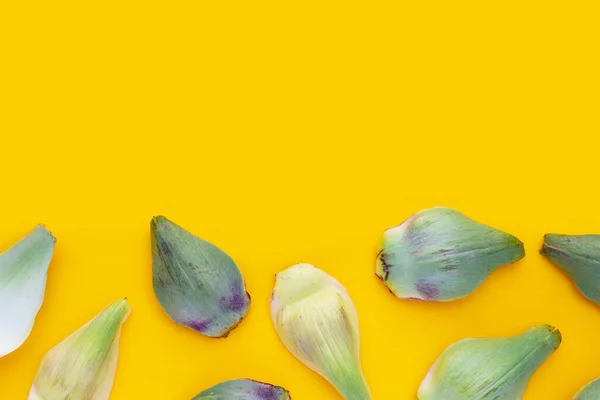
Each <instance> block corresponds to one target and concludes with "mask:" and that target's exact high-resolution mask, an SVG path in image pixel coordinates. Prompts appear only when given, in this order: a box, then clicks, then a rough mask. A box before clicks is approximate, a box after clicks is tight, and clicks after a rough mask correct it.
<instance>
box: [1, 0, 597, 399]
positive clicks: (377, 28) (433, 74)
mask: <svg viewBox="0 0 600 400" xmlns="http://www.w3.org/2000/svg"><path fill="white" fill-rule="evenodd" d="M598 7H599V6H598V2H596V1H570V2H556V1H550V2H549V1H533V2H523V1H512V0H510V1H503V2H486V1H484V2H482V1H458V2H456V1H453V2H447V1H445V2H419V1H416V2H415V1H402V2H396V1H369V2H353V1H350V2H349V1H334V2H331V1H329V2H328V1H300V2H286V1H283V2H282V1H245V2H223V1H217V2H214V1H170V2H155V1H112V0H109V1H101V2H100V1H97V2H96V1H92V2H89V1H64V0H57V1H44V2H42V1H26V2H23V1H4V2H2V3H1V4H0V57H1V59H2V62H1V63H0V132H1V145H2V146H1V152H2V154H1V157H0V167H1V169H2V183H1V184H2V186H1V190H2V199H1V201H0V220H1V221H2V229H1V230H0V247H1V248H2V249H4V248H6V247H8V246H9V245H10V244H11V243H13V242H14V241H15V240H17V239H18V238H19V237H21V236H22V235H23V234H25V233H26V232H27V231H29V230H30V229H31V228H32V227H33V226H34V225H35V224H36V223H38V222H42V223H45V224H46V225H47V227H48V228H49V229H50V230H52V231H53V233H54V234H55V235H56V237H57V238H58V243H57V249H56V253H55V258H54V260H53V262H52V264H51V267H50V272H49V277H48V287H47V293H46V301H45V303H44V306H43V308H42V310H41V312H40V314H39V316H38V319H37V322H36V325H35V327H34V329H33V332H32V334H31V336H30V338H29V340H27V342H26V343H25V345H24V346H23V347H21V348H20V349H19V350H18V351H16V352H15V353H13V354H12V355H10V356H7V357H5V358H3V359H0V398H1V399H8V400H13V399H15V400H20V399H25V398H26V396H27V393H28V390H29V386H30V384H31V381H32V379H33V376H34V374H35V372H36V370H37V366H38V364H39V362H40V359H41V358H42V356H43V355H44V354H45V352H46V351H47V350H48V349H50V348H51V347H52V346H53V345H54V344H56V343H57V342H58V341H60V340H61V339H62V338H64V337H65V336H66V335H67V334H69V333H70V332H72V331H73V330H74V329H76V328H77V327H79V326H80V325H82V324H83V323H84V322H86V321H87V320H88V319H89V318H91V317H92V316H93V315H95V314H96V313H97V312H98V311H99V310H101V309H102V308H103V307H104V306H105V305H107V304H108V303H109V302H110V301H111V300H113V299H115V298H117V297H119V296H127V297H128V298H129V299H130V302H131V305H132V307H133V313H132V315H131V317H130V319H129V320H128V322H127V323H126V325H125V328H124V331H123V336H122V341H121V357H120V361H119V368H118V373H117V379H116V382H115V387H114V391H113V395H112V397H111V400H131V399H160V400H163V399H167V400H170V399H173V400H176V399H189V398H191V397H192V396H194V395H195V394H196V393H197V392H200V391H201V390H202V389H204V388H206V387H208V386H211V385H213V384H215V383H217V382H219V381H222V380H226V379H230V378H237V377H248V378H254V379H259V380H263V381H268V382H272V383H275V384H280V385H282V386H285V387H286V388H288V389H289V390H290V391H291V393H292V396H293V399H294V400H314V399H319V400H320V399H337V398H338V397H337V394H336V392H334V390H333V389H331V388H330V387H329V386H328V384H327V383H326V382H325V381H324V380H323V379H321V378H320V377H319V376H317V375H316V374H314V373H312V372H311V371H309V370H308V369H307V368H305V367H304V366H303V365H301V364H300V363H299V362H297V361H296V360H295V359H294V358H293V357H292V356H291V355H290V354H288V352H287V351H286V350H285V349H284V347H283V345H282V344H281V343H280V342H279V340H278V338H277V336H276V334H275V331H274V329H273V328H272V326H271V321H270V318H269V312H268V302H269V296H270V291H271V289H272V285H273V283H274V274H275V273H276V272H278V271H280V270H282V269H284V268H286V267H288V266H290V265H292V264H295V263H298V262H310V263H312V264H314V265H316V266H318V267H319V268H322V269H324V270H325V271H327V272H328V273H330V274H331V275H333V276H335V277H336V278H337V279H338V280H340V281H341V282H342V283H343V284H344V285H345V286H346V287H347V288H348V290H349V292H350V293H351V295H352V297H353V299H354V301H355V303H356V306H357V308H358V312H359V317H360V324H361V333H362V339H363V340H362V354H363V367H364V371H365V374H366V376H367V379H368V381H369V383H370V386H371V388H372V391H373V395H374V399H376V400H388V399H389V400H393V399H415V394H416V390H417V388H418V386H419V383H420V381H421V379H422V378H423V377H424V376H425V373H426V371H427V369H428V367H429V366H430V365H431V364H432V363H433V361H434V360H435V359H436V357H437V355H438V354H439V353H440V352H441V351H442V350H443V349H444V348H445V347H446V346H447V345H449V344H450V343H452V342H454V341H456V340H458V339H461V338H464V337H474V336H475V337H476V336H499V335H509V334H516V333H519V332H521V331H523V330H525V329H526V328H528V327H530V326H532V325H535V324H544V323H549V324H554V325H556V326H558V327H559V328H560V330H561V331H562V332H563V335H564V340H563V344H562V346H561V347H560V349H559V350H558V351H557V352H556V353H555V354H554V355H553V356H552V357H551V358H550V359H549V360H548V361H547V362H546V363H545V364H544V365H543V366H542V368H541V369H540V370H539V371H538V373H536V375H535V376H534V378H533V379H532V381H531V384H530V385H529V389H528V391H527V393H526V395H525V399H526V400H535V399H568V398H571V397H572V395H573V394H574V393H575V392H576V391H577V390H578V389H579V388H580V387H581V386H582V385H584V384H585V383H587V382H588V381H590V380H591V379H593V378H595V377H597V376H600V307H597V306H595V305H593V304H592V303H590V302H588V301H586V300H585V299H584V298H583V297H582V296H581V295H580V294H579V293H578V292H577V291H576V289H575V288H574V286H573V285H572V284H571V282H569V280H568V279H567V278H566V277H565V276H563V275H562V274H561V273H560V272H559V271H558V269H557V268H555V267H553V266H552V265H551V264H550V263H549V262H547V261H545V260H544V259H543V258H542V257H541V256H540V255H538V253H537V250H538V248H539V247H540V245H541V240H542V236H543V234H544V233H546V232H550V231H552V232H560V233H588V232H590V233H591V232H596V233H600V211H599V210H600V206H599V203H598V196H599V190H598V176H599V168H598V163H599V161H598V153H599V147H600V146H599V145H600V139H599V125H600V123H599V112H598V110H599V101H598V96H599V92H600V91H599V89H600V88H599V86H600V85H599V78H598V76H599V72H598V71H599V70H600V69H599V65H598V64H599V62H598V60H599V58H598V39H599V28H598V17H599V8H598ZM434 205H445V206H450V207H454V208H456V209H458V210H460V211H462V212H463V213H465V214H467V215H469V216H471V217H473V218H474V219H476V220H478V221H481V222H484V223H487V224H489V225H492V226H494V227H497V228H500V229H503V230H506V231H508V232H510V233H512V234H514V235H516V236H518V237H519V238H520V239H521V240H523V241H524V242H525V244H526V250H527V257H526V258H525V259H524V260H523V261H521V262H519V263H517V264H515V265H512V266H508V267H505V268H502V269H500V270H498V271H496V272H495V273H493V274H492V276H490V278H489V279H488V280H487V281H486V282H485V284H484V285H483V286H482V287H481V288H480V289H479V290H477V291H476V292H475V293H474V294H473V295H471V296H469V297H467V298H466V299H464V300H461V301H457V302H454V303H449V304H426V303H419V302H414V301H401V300H398V299H396V298H394V297H393V296H392V295H391V294H390V293H389V292H388V291H387V289H386V288H385V286H384V285H383V284H381V282H379V281H378V279H377V278H376V277H375V273H374V268H375V264H374V259H375V254H376V251H377V245H378V241H379V238H380V235H381V233H382V232H383V230H384V229H385V228H388V227H390V226H393V225H395V224H398V223H400V222H401V221H402V220H404V219H405V218H406V217H408V216H409V215H410V214H412V213H413V212H415V211H418V210H419V209H422V208H425V207H430V206H434ZM155 214H164V215H166V216H168V217H169V218H171V219H172V220H174V221H176V222H178V223H180V224H181V225H183V226H184V227H186V228H187V229H189V230H190V231H192V232H194V233H196V234H197V235H199V236H201V237H203V238H205V239H207V240H209V241H211V242H213V243H215V244H217V245H218V246H220V247H221V248H222V249H224V250H225V251H227V252H228V253H229V254H230V255H231V256H232V257H233V258H234V259H235V260H236V261H237V262H238V264H239V265H240V267H241V269H242V270H243V273H244V275H245V278H246V281H247V285H248V289H249V291H250V293H251V295H252V301H253V303H252V308H251V312H250V315H249V316H248V318H247V319H246V320H245V321H244V322H243V323H242V324H241V325H240V326H239V328H238V329H236V330H235V331H234V332H233V333H232V335H231V336H230V337H229V338H228V339H225V340H211V339H207V338H204V337H202V336H201V335H199V334H197V333H195V332H193V331H191V330H188V329H186V328H182V327H179V326H178V325H176V324H174V323H173V322H171V320H169V318H168V317H167V316H166V314H165V313H164V312H163V311H162V310H161V308H160V307H159V305H158V302H157V301H156V299H155V297H154V295H153V292H152V286H151V266H150V235H149V222H150V219H151V217H152V216H153V215H155Z"/></svg>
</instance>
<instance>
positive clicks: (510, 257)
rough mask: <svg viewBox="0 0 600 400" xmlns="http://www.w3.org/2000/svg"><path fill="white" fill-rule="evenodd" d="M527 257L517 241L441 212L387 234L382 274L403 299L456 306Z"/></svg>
mask: <svg viewBox="0 0 600 400" xmlns="http://www.w3.org/2000/svg"><path fill="white" fill-rule="evenodd" d="M524 256H525V250H524V247H523V243H522V242H521V241H520V240H519V239H517V238H516V237H514V236H512V235H510V234H508V233H504V232H502V231H499V230H497V229H495V228H491V227H489V226H486V225H483V224H480V223H478V222H476V221H473V220H472V219H470V218H468V217H466V216H464V215H463V214H461V213H459V212H457V211H455V210H452V209H450V208H445V207H436V208H431V209H427V210H423V211H420V212H418V213H416V214H414V215H413V216H411V217H410V218H409V219H408V220H406V221H405V222H403V223H402V224H401V225H399V226H397V227H395V228H391V229H388V230H386V231H385V233H384V234H383V241H382V245H381V250H380V252H379V254H378V255H377V266H376V274H377V276H378V277H379V278H380V279H381V280H382V281H383V282H384V283H385V284H386V286H387V287H388V288H389V289H390V291H391V292H392V293H393V294H394V295H396V296H397V297H400V298H409V299H418V300H427V301H451V300H455V299H458V298H461V297H464V296H467V295H468V294H470V293H471V292H473V291H474V290H475V289H476V288H477V287H478V286H479V285H481V284H482V283H483V281H484V280H485V279H486V278H487V277H488V275H489V274H490V273H491V272H492V271H494V270H495V269H497V268H498V267H500V266H502V265H506V264H511V263H514V262H516V261H517V260H520V259H521V258H523V257H524Z"/></svg>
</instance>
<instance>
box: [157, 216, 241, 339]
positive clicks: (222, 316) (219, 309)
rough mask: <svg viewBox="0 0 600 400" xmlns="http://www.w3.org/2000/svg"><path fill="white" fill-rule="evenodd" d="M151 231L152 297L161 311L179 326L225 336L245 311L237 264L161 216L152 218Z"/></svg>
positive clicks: (205, 333) (212, 335)
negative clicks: (154, 297)
mask: <svg viewBox="0 0 600 400" xmlns="http://www.w3.org/2000/svg"><path fill="white" fill-rule="evenodd" d="M151 230H152V271H153V285H154V293H155V294H156V297H157V299H158V301H159V303H160V305H161V306H162V308H163V309H164V310H165V312H166V313H167V314H168V315H169V316H170V317H171V319H173V320H174V321H175V322H177V323H178V324H180V325H183V326H187V327H189V328H191V329H194V330H195V331H198V332H200V333H202V334H204V335H206V336H209V337H226V336H227V335H228V334H229V332H231V331H232V330H233V329H234V328H235V327H236V326H237V325H238V324H239V323H240V322H241V321H242V319H243V318H244V317H245V316H246V315H247V314H248V311H249V307H250V295H249V294H248V293H247V292H246V286H245V283H244V280H243V278H242V273H241V272H240V270H239V268H238V266H237V265H236V264H235V262H234V261H233V260H232V259H231V257H229V256H228V255H227V254H225V253H224V252H223V251H222V250H220V249H219V248H217V247H216V246H214V245H213V244H211V243H209V242H207V241H205V240H202V239H200V238H198V237H196V236H194V235H192V234H191V233H189V232H188V231H186V230H184V229H183V228H181V227H180V226H178V225H176V224H174V223H173V222H171V221H169V220H168V219H167V218H165V217H155V218H154V219H153V220H152V223H151Z"/></svg>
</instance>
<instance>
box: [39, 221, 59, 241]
mask: <svg viewBox="0 0 600 400" xmlns="http://www.w3.org/2000/svg"><path fill="white" fill-rule="evenodd" d="M36 231H37V232H40V233H42V234H45V235H46V236H47V237H48V238H50V239H51V240H52V243H56V237H55V236H54V234H52V232H51V231H50V230H49V229H48V228H46V225H44V224H38V225H37V226H36V227H35V229H34V232H36Z"/></svg>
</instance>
